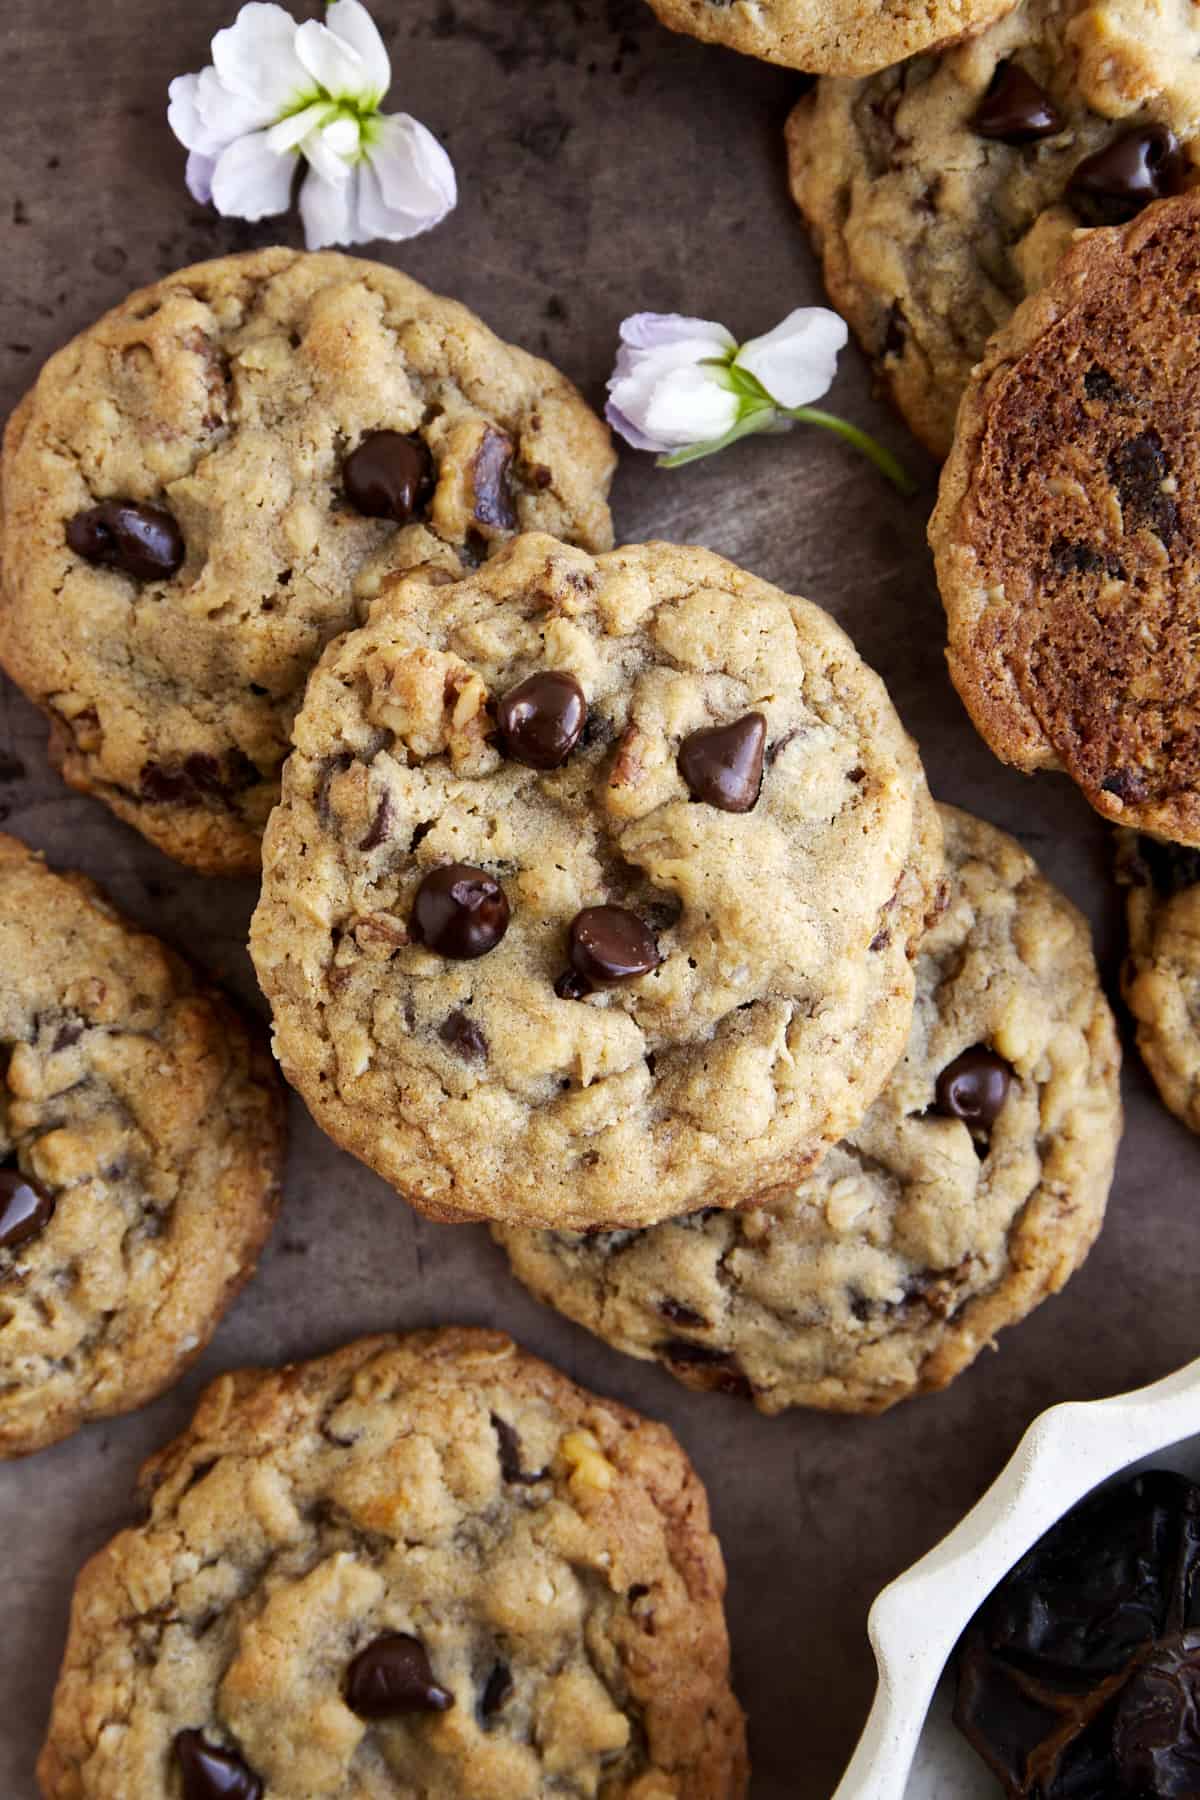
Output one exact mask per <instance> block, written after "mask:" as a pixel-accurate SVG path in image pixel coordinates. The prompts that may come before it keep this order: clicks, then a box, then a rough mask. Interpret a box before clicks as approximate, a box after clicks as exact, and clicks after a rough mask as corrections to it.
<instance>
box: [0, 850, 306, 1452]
mask: <svg viewBox="0 0 1200 1800" xmlns="http://www.w3.org/2000/svg"><path fill="white" fill-rule="evenodd" d="M0 971H2V973H0V1039H2V1052H3V1071H4V1072H3V1079H2V1081H0V1457H6V1456H20V1455H23V1454H25V1453H26V1452H27V1451H30V1450H38V1449H40V1448H41V1447H42V1446H43V1445H45V1444H51V1443H54V1442H55V1441H56V1440H57V1439H58V1438H62V1437H65V1436H66V1435H67V1434H68V1433H69V1432H72V1431H74V1430H75V1429H76V1428H77V1427H78V1426H79V1425H81V1424H83V1423H85V1422H86V1421H87V1420H89V1419H95V1418H104V1417H107V1416H108V1415H110V1414H112V1413H120V1412H127V1411H129V1409H130V1408H132V1407H135V1406H141V1405H143V1404H144V1402H146V1401H147V1400H150V1399H152V1398H153V1396H154V1395H155V1394H157V1393H159V1392H160V1391H161V1390H162V1389H163V1388H165V1387H168V1386H169V1385H170V1383H171V1382H172V1381H174V1380H175V1379H176V1377H177V1376H178V1375H179V1374H180V1372H181V1371H182V1370H183V1369H184V1368H185V1367H186V1365H187V1364H188V1363H189V1362H190V1361H191V1360H192V1358H193V1357H194V1356H195V1355H197V1354H198V1352H199V1351H200V1350H201V1349H202V1348H203V1346H204V1344H205V1343H207V1341H208V1339H209V1337H210V1336H211V1335H212V1333H213V1331H214V1330H215V1328H216V1325H217V1323H218V1321H219V1319H220V1318H221V1315H222V1313H223V1312H224V1311H225V1309H226V1308H227V1307H228V1305H229V1304H230V1302H231V1301H232V1300H233V1298H234V1296H235V1295H236V1294H237V1292H238V1290H239V1289H240V1288H241V1286H242V1284H243V1283H244V1282H245V1281H246V1279H247V1278H248V1276H249V1275H250V1274H251V1272H252V1270H253V1268H254V1263H255V1260H256V1258H257V1256H258V1252H259V1250H260V1249H261V1247H262V1245H263V1243H264V1241H265V1239H266V1237H267V1234H268V1232H269V1230H270V1228H271V1223H272V1220H273V1218H274V1214H275V1208H276V1204H277V1201H278V1195H279V1180H280V1175H281V1173H282V1162H283V1108H282V1104H281V1094H280V1090H279V1085H278V1082H277V1079H276V1077H275V1073H274V1070H273V1069H272V1066H271V1058H270V1055H269V1053H268V1050H267V1046H266V1042H265V1039H262V1038H260V1035H259V1033H258V1032H257V1031H256V1030H253V1029H252V1028H251V1027H249V1026H248V1025H247V1024H245V1023H244V1022H243V1021H242V1019H241V1018H240V1017H239V1016H238V1014H237V1013H236V1012H234V1010H233V1008H232V1007H231V1006H230V1005H229V1004H228V1002H227V1001H226V1000H224V999H223V998H222V996H221V995H220V994H218V993H216V992H215V991H214V990H213V989H211V988H209V987H207V986H205V985H203V984H202V983H201V982H199V981H198V980H197V978H196V976H195V975H194V974H193V972H192V971H191V969H190V968H188V966H187V965H186V964H185V963H183V962H182V961H181V960H180V959H179V958H178V957H177V956H175V955H173V954H172V952H171V951H169V950H168V949H167V948H166V947H165V946H164V945H162V944H160V943H159V942H158V941H157V939H155V938H152V937H149V936H147V935H146V933H144V932H141V931H139V930H137V928H136V927H135V926H133V925H131V924H129V923H127V922H126V921H125V920H124V919H122V918H121V917H120V916H119V915H118V914H117V913H115V912H114V911H113V909H112V907H111V906H110V905H109V904H108V902H107V901H106V900H105V899H104V897H103V895H102V894H101V893H100V891H99V889H98V888H96V887H94V886H93V885H92V883H91V882H90V881H86V880H85V879H84V878H83V877H82V876H81V875H67V874H57V873H54V872H52V871H51V870H50V869H48V868H47V867H46V866H45V864H44V863H43V862H42V861H41V860H40V858H38V857H37V856H35V855H34V854H33V852H32V851H30V850H27V849H26V848H25V846H24V845H23V844H19V843H18V842H17V841H16V839H15V838H11V837H5V836H2V835H0Z"/></svg>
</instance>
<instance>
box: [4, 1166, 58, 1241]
mask: <svg viewBox="0 0 1200 1800" xmlns="http://www.w3.org/2000/svg"><path fill="white" fill-rule="evenodd" d="M53 1217H54V1201H53V1199H52V1198H51V1196H50V1195H49V1194H48V1193H46V1191H45V1189H44V1188H41V1187H39V1186H38V1184H37V1182H36V1181H34V1180H33V1179H32V1177H31V1176H29V1175H22V1173H21V1171H20V1170H19V1169H0V1250H15V1249H16V1248H17V1245H18V1244H25V1243H28V1241H29V1239H30V1238H33V1237H36V1236H37V1235H38V1233H39V1231H44V1230H45V1229H46V1227H47V1225H48V1224H49V1223H50V1221H51V1219H52V1218H53Z"/></svg>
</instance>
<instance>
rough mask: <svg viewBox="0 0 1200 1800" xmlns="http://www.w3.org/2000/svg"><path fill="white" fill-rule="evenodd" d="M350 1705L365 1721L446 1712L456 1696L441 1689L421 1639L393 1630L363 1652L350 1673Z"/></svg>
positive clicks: (347, 1673)
mask: <svg viewBox="0 0 1200 1800" xmlns="http://www.w3.org/2000/svg"><path fill="white" fill-rule="evenodd" d="M346 1704H347V1706H348V1707H349V1708H350V1710H351V1712H356V1713H357V1714H358V1715H359V1717H360V1718H363V1719H393V1718H396V1717H398V1716H399V1715H400V1714H402V1713H427V1712H445V1711H446V1709H447V1708H448V1707H451V1706H453V1705H454V1695H453V1694H451V1693H450V1692H449V1691H448V1690H447V1689H446V1688H444V1687H439V1685H438V1683H437V1682H436V1681H435V1680H434V1678H433V1670H432V1668H431V1667H430V1665H429V1654H428V1652H427V1650H426V1649H425V1646H424V1644H423V1643H422V1642H421V1640H420V1638H415V1637H410V1636H409V1635H408V1633H407V1632H403V1631H392V1632H388V1633H386V1634H385V1636H383V1637H378V1638H376V1639H375V1642H374V1643H373V1644H368V1645H367V1648H366V1649H365V1650H360V1651H359V1653H358V1655H357V1656H356V1657H355V1658H354V1661H353V1662H352V1663H351V1664H350V1667H349V1669H348V1670H347V1671H346Z"/></svg>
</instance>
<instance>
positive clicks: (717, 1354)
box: [658, 1338, 754, 1399]
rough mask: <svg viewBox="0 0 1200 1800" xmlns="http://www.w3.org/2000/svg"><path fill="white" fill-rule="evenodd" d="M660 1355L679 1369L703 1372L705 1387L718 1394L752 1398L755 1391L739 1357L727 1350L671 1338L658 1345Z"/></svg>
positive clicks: (684, 1339)
mask: <svg viewBox="0 0 1200 1800" xmlns="http://www.w3.org/2000/svg"><path fill="white" fill-rule="evenodd" d="M658 1353H659V1355H660V1356H662V1357H663V1358H665V1360H666V1361H667V1362H668V1363H673V1364H675V1365H676V1366H677V1367H682V1368H685V1369H687V1368H690V1369H703V1371H704V1384H705V1386H706V1387H710V1388H714V1389H716V1390H717V1391H718V1392H719V1393H722V1394H737V1395H739V1396H740V1397H741V1398H742V1399H749V1397H750V1395H751V1394H752V1393H753V1392H754V1390H753V1388H752V1387H751V1385H750V1382H749V1381H748V1380H747V1378H746V1376H745V1375H743V1373H742V1371H741V1369H740V1368H739V1367H738V1362H737V1358H736V1357H735V1356H733V1355H731V1354H730V1352H729V1351H728V1350H712V1349H710V1348H709V1346H708V1345H707V1344H692V1343H689V1342H688V1340H687V1339H686V1338H668V1339H667V1341H666V1343H665V1344H660V1345H659V1346H658Z"/></svg>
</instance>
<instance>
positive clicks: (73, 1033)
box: [50, 1019, 83, 1050]
mask: <svg viewBox="0 0 1200 1800" xmlns="http://www.w3.org/2000/svg"><path fill="white" fill-rule="evenodd" d="M82 1036H83V1020H82V1019H64V1021H63V1023H62V1024H61V1025H60V1026H59V1028H58V1030H57V1031H56V1032H55V1034H54V1042H53V1044H52V1045H51V1046H50V1047H51V1049H52V1050H69V1049H70V1048H71V1046H72V1044H77V1043H78V1042H79V1040H80V1038H81V1037H82Z"/></svg>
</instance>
